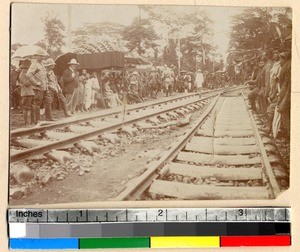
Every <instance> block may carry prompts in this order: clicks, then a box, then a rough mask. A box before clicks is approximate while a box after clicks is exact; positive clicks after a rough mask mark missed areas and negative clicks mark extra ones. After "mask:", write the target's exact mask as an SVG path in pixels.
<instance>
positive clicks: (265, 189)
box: [115, 90, 280, 200]
mask: <svg viewBox="0 0 300 252" xmlns="http://www.w3.org/2000/svg"><path fill="white" fill-rule="evenodd" d="M269 147H270V146H269V145H265V144H264V142H263V139H262V137H261V135H260V130H259V129H258V127H257V125H256V121H255V119H254V117H253V115H252V114H251V112H250V111H249V109H248V106H247V104H246V101H245V97H243V95H242V92H241V91H240V90H233V91H229V92H226V94H224V95H221V94H219V95H218V96H216V97H214V99H213V100H212V102H211V103H210V104H209V106H207V107H206V109H205V110H204V111H203V112H202V115H201V117H200V118H199V119H198V120H197V121H195V122H194V124H193V125H192V126H191V127H190V128H189V129H188V131H187V132H186V134H185V135H183V136H181V137H180V138H178V139H177V141H176V142H175V143H174V144H173V145H172V146H170V149H169V150H168V151H166V152H165V153H164V154H163V155H162V156H161V158H160V159H159V160H157V161H155V162H152V163H150V164H149V165H148V166H147V170H146V171H145V173H143V174H142V175H141V176H140V177H138V178H136V179H135V181H134V182H131V183H130V184H129V185H128V186H127V188H126V189H125V190H124V191H123V192H121V193H120V194H119V196H118V197H117V198H116V199H115V200H136V199H138V200H147V199H152V200H168V199H185V200H195V199H196V200H203V199H227V200H228V199H229V200H230V199H270V198H276V196H277V195H278V194H279V193H280V187H279V185H278V183H277V180H276V178H275V175H274V173H273V170H272V167H271V164H273V163H276V162H278V160H277V159H276V158H274V156H270V155H268V153H270V150H269Z"/></svg>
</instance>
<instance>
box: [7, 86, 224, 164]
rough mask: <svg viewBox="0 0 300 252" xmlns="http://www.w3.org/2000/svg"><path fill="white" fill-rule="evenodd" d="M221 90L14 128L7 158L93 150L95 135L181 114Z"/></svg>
mask: <svg viewBox="0 0 300 252" xmlns="http://www.w3.org/2000/svg"><path fill="white" fill-rule="evenodd" d="M223 90H224V89H219V90H213V91H206V92H204V93H202V94H201V98H200V97H199V94H195V93H194V94H187V95H181V96H178V97H173V98H168V99H167V98H165V99H163V100H162V101H157V102H150V103H144V104H134V105H129V106H128V109H126V110H124V109H123V108H117V109H111V110H107V111H105V112H94V113H91V114H90V115H88V116H86V115H83V116H77V117H74V118H70V119H69V118H66V119H65V120H62V121H61V122H55V123H49V124H46V125H39V126H38V127H33V128H29V129H18V130H14V131H12V132H11V155H10V161H11V163H15V162H18V161H22V160H25V159H28V158H30V157H33V156H37V155H44V154H47V153H49V152H51V151H53V150H62V149H66V147H72V146H73V145H75V146H76V145H78V144H79V145H80V146H81V147H82V148H86V149H87V150H88V151H89V152H93V150H94V149H96V146H95V144H94V145H93V144H92V140H93V139H95V137H96V138H97V137H99V136H100V137H103V135H104V134H109V133H110V132H118V131H119V132H122V131H125V132H126V131H127V132H128V131H130V130H131V129H130V127H127V126H132V125H133V126H135V127H139V125H140V124H143V125H144V126H145V125H147V124H148V125H156V124H160V123H161V121H164V120H165V121H167V120H168V119H169V118H170V117H180V116H184V115H186V114H188V113H191V112H193V111H195V110H197V109H200V108H202V107H204V106H205V105H206V104H208V103H209V102H210V101H211V99H213V97H215V96H216V95H218V94H219V93H220V92H222V91H223ZM141 122H142V123H141ZM93 146H94V147H95V148H93ZM73 147H74V146H73Z"/></svg>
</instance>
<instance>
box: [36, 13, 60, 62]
mask: <svg viewBox="0 0 300 252" xmlns="http://www.w3.org/2000/svg"><path fill="white" fill-rule="evenodd" d="M43 22H44V35H45V37H44V40H42V41H40V42H38V43H41V44H42V43H44V44H45V45H46V50H47V52H48V53H49V54H50V55H51V56H52V57H53V58H55V57H56V56H58V55H60V54H61V53H62V47H63V46H64V45H66V43H65V41H64V38H65V35H64V32H65V26H64V24H63V23H62V21H61V20H60V19H59V18H57V17H56V16H52V15H50V14H48V15H47V17H46V18H45V19H43Z"/></svg>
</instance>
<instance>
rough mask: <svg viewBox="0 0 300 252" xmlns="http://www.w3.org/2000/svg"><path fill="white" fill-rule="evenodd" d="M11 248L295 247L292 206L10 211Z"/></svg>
mask: <svg viewBox="0 0 300 252" xmlns="http://www.w3.org/2000/svg"><path fill="white" fill-rule="evenodd" d="M8 222H9V238H10V248H11V249H26V248H27V249H83V248H179V247H182V248H188V247H194V248H195V247H227V246H289V245H290V244H291V233H290V208H286V207H283V208H271V207H270V208H130V209H10V210H9V211H8Z"/></svg>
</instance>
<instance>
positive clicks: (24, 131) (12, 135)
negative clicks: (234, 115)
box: [10, 88, 224, 140]
mask: <svg viewBox="0 0 300 252" xmlns="http://www.w3.org/2000/svg"><path fill="white" fill-rule="evenodd" d="M221 90H224V88H222V89H216V90H209V91H205V92H202V93H193V94H187V95H183V96H180V97H173V98H171V99H167V100H163V101H158V102H154V103H151V102H147V104H145V103H143V104H141V103H139V104H133V105H129V106H131V107H130V108H129V109H127V113H130V112H132V111H139V110H142V109H143V110H145V109H147V108H150V107H155V106H160V105H161V104H167V103H172V102H174V101H180V100H183V99H188V98H191V97H193V96H199V94H200V95H202V94H208V93H214V92H220V91H221ZM114 110H115V111H114ZM99 112H100V113H97V114H94V115H89V116H86V117H82V118H74V119H73V118H71V119H67V120H65V121H62V122H57V123H51V124H48V125H43V126H39V127H32V128H29V129H28V128H26V129H17V130H13V131H11V132H10V139H11V140H12V139H15V138H18V137H22V136H28V135H32V134H37V133H42V132H45V131H46V130H53V129H58V128H63V127H67V126H69V125H72V124H75V123H81V122H86V121H90V120H94V119H100V118H105V117H108V116H114V115H115V116H116V115H118V114H120V113H122V112H123V106H122V107H119V108H116V109H115V108H114V109H110V110H108V111H105V112H104V113H101V112H103V111H99ZM95 113H96V112H95Z"/></svg>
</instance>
